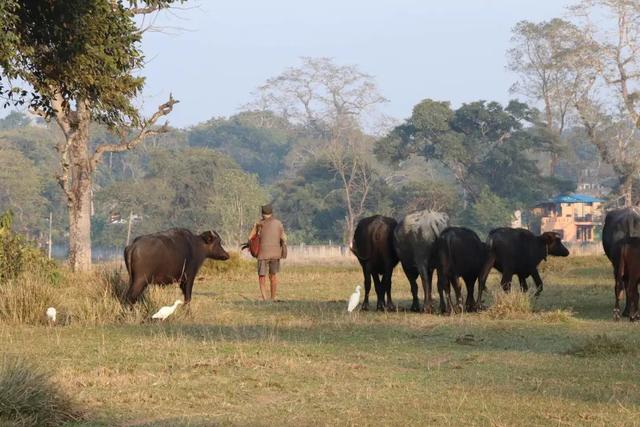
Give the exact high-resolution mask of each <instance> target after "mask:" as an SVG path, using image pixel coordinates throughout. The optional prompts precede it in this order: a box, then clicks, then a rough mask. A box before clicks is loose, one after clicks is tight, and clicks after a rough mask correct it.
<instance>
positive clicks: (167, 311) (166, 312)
mask: <svg viewBox="0 0 640 427" xmlns="http://www.w3.org/2000/svg"><path fill="white" fill-rule="evenodd" d="M180 304H183V302H182V301H180V300H179V299H177V300H176V302H174V303H173V305H167V306H164V307H162V308H161V309H160V310H158V312H157V313H156V314H154V315H153V316H151V318H152V319H160V320H164V319H166V318H167V317H169V316H171V315H172V314H173V313H174V312H175V311H176V308H178V306H179V305H180Z"/></svg>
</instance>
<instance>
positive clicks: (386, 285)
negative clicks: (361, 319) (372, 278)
mask: <svg viewBox="0 0 640 427" xmlns="http://www.w3.org/2000/svg"><path fill="white" fill-rule="evenodd" d="M392 274H393V269H391V268H388V269H387V271H385V273H384V274H383V275H382V288H383V290H384V291H385V292H386V294H387V305H386V307H387V310H389V311H396V306H395V305H394V304H393V300H392V299H391V275H392Z"/></svg>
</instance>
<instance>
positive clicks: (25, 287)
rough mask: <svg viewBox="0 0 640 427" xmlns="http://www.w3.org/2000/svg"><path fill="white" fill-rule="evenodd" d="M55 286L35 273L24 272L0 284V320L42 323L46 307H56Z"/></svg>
mask: <svg viewBox="0 0 640 427" xmlns="http://www.w3.org/2000/svg"><path fill="white" fill-rule="evenodd" d="M58 301H59V295H58V293H57V291H56V288H54V287H53V286H51V284H50V283H49V282H48V281H47V280H46V278H45V279H43V278H42V277H41V276H40V275H39V274H37V273H26V274H23V275H22V276H20V278H17V279H12V280H10V281H8V282H6V283H4V284H3V285H2V286H0V321H2V322H7V323H24V324H30V325H35V324H44V323H46V317H45V311H46V309H47V307H51V306H53V307H58V306H59V304H58Z"/></svg>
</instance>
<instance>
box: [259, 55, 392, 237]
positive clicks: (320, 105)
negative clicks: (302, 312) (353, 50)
mask: <svg viewBox="0 0 640 427" xmlns="http://www.w3.org/2000/svg"><path fill="white" fill-rule="evenodd" d="M385 101H386V99H385V98H384V97H383V96H382V95H380V93H379V92H378V88H377V86H376V84H375V82H374V80H373V78H372V77H371V76H369V75H368V74H365V73H363V72H362V71H360V70H359V69H358V68H357V67H355V66H352V65H337V64H335V63H334V62H333V61H332V60H331V59H329V58H302V64H301V65H300V66H299V67H292V68H288V69H287V70H285V71H284V72H283V73H282V74H280V75H278V76H276V77H273V78H271V79H269V80H267V82H266V83H265V84H264V85H263V86H261V87H260V88H258V91H257V93H256V94H255V101H254V103H253V104H252V105H251V107H252V108H253V109H264V110H269V111H273V112H275V113H277V114H279V115H281V116H283V117H285V118H286V119H287V120H289V121H290V122H291V123H293V124H295V125H298V126H303V127H304V128H306V130H307V131H309V132H310V133H311V134H313V135H314V137H315V138H317V139H318V140H320V141H321V142H320V143H319V144H309V146H308V147H307V154H309V155H312V156H317V157H323V158H325V159H327V160H328V162H329V164H330V165H331V168H332V169H333V171H334V172H335V174H336V178H337V179H338V181H339V182H340V183H341V188H342V191H343V194H344V198H345V210H346V218H345V234H346V240H347V241H350V239H351V238H352V237H353V232H354V230H355V224H356V222H357V221H358V219H359V218H360V217H361V216H362V215H363V213H364V212H365V211H366V202H367V199H368V197H369V190H370V188H371V183H372V176H371V173H372V164H371V160H370V159H371V156H370V153H371V148H372V147H371V140H370V138H368V137H367V136H366V135H365V134H364V131H363V126H364V123H365V121H366V119H367V118H368V117H370V116H371V114H372V113H373V112H375V109H376V107H377V106H378V105H379V104H381V103H383V102H385ZM298 154H303V153H298Z"/></svg>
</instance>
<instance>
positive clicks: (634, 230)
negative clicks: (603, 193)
mask: <svg viewBox="0 0 640 427" xmlns="http://www.w3.org/2000/svg"><path fill="white" fill-rule="evenodd" d="M629 237H640V208H637V207H634V208H624V209H615V210H612V211H610V212H608V213H607V216H606V217H605V219H604V227H603V228H602V247H603V249H604V253H605V254H606V255H607V258H609V261H610V262H611V265H612V266H613V277H614V282H615V285H614V294H615V306H614V309H613V318H614V319H615V320H619V319H620V300H621V299H622V294H623V293H624V291H625V287H624V285H623V284H622V283H621V282H620V281H619V280H618V276H619V275H618V265H619V263H620V242H622V240H624V239H626V238H629ZM622 315H623V316H628V315H629V301H628V300H627V304H626V305H625V309H624V312H623V313H622Z"/></svg>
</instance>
